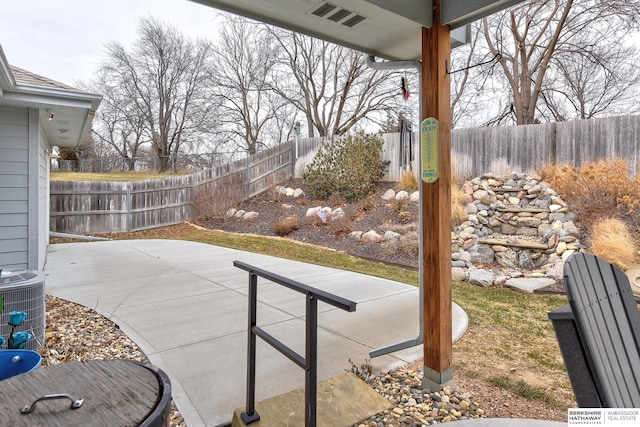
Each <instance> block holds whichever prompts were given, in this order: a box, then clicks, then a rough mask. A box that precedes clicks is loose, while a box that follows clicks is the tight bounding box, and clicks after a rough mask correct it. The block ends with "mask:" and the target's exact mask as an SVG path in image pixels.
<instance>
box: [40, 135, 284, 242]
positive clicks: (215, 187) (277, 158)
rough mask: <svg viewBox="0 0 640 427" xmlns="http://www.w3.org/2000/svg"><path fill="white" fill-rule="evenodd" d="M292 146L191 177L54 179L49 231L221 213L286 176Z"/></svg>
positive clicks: (98, 229)
mask: <svg viewBox="0 0 640 427" xmlns="http://www.w3.org/2000/svg"><path fill="white" fill-rule="evenodd" d="M292 148H293V144H292V143H291V142H289V143H285V144H282V145H280V146H278V147H275V148H272V149H269V150H265V151H263V152H260V153H258V154H256V155H255V156H252V157H250V158H246V159H243V160H239V161H236V162H233V163H230V164H227V165H224V166H221V167H218V168H214V169H208V170H205V171H202V172H198V173H195V174H192V175H184V176H173V177H168V178H160V179H152V180H145V181H132V182H93V181H92V182H87V181H82V182H78V181H52V182H51V190H50V230H51V231H52V232H58V233H71V234H97V233H110V232H124V231H138V230H145V229H149V228H155V227H162V226H166V225H172V224H179V223H181V222H183V221H188V220H192V219H193V218H194V217H195V215H196V214H197V213H198V205H199V204H201V205H202V204H204V205H206V206H207V207H213V208H214V209H217V210H218V211H219V212H220V211H223V210H224V209H226V208H228V207H230V206H231V205H233V204H235V203H237V202H240V201H242V200H244V199H246V198H248V197H251V196H253V195H255V194H258V193H260V192H262V191H264V190H266V189H268V188H270V187H271V186H273V185H275V184H277V183H279V182H282V181H284V180H286V179H287V178H289V177H290V176H291V175H292V173H293V152H292Z"/></svg>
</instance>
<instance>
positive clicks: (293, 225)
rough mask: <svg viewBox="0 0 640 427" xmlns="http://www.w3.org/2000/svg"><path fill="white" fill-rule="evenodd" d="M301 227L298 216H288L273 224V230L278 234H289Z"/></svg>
mask: <svg viewBox="0 0 640 427" xmlns="http://www.w3.org/2000/svg"><path fill="white" fill-rule="evenodd" d="M299 229H300V220H298V217H288V218H285V219H283V220H281V221H278V222H276V223H275V225H274V226H273V231H274V232H275V233H276V234H277V235H278V236H288V235H289V234H291V233H293V232H294V231H296V230H299Z"/></svg>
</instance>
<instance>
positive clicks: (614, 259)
mask: <svg viewBox="0 0 640 427" xmlns="http://www.w3.org/2000/svg"><path fill="white" fill-rule="evenodd" d="M591 252H592V253H593V254H594V255H597V256H599V257H602V258H604V259H606V260H607V261H609V262H610V263H612V264H614V265H617V266H618V267H620V268H621V269H623V270H627V269H628V268H629V267H631V266H633V265H635V264H636V259H637V256H636V254H637V252H636V246H635V244H634V243H633V239H632V238H631V234H630V233H629V229H628V227H627V226H626V224H625V223H624V222H622V221H621V220H619V219H614V218H607V219H604V220H601V221H599V222H597V223H596V224H595V225H594V226H593V230H592V239H591Z"/></svg>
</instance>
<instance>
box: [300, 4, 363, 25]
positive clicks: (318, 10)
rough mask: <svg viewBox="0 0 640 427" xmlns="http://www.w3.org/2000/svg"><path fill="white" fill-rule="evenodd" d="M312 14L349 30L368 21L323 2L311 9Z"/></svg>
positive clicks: (346, 10)
mask: <svg viewBox="0 0 640 427" xmlns="http://www.w3.org/2000/svg"><path fill="white" fill-rule="evenodd" d="M311 14H312V15H315V16H317V17H319V18H325V19H327V20H329V21H333V22H336V23H338V24H342V25H344V26H346V27H349V28H353V27H355V26H356V25H358V24H359V23H361V22H362V21H364V20H365V19H367V18H365V17H364V16H362V15H359V14H357V13H355V12H352V11H350V10H348V9H344V8H342V7H338V6H336V5H334V4H331V3H327V2H322V3H320V4H319V5H318V6H316V7H314V8H313V9H311Z"/></svg>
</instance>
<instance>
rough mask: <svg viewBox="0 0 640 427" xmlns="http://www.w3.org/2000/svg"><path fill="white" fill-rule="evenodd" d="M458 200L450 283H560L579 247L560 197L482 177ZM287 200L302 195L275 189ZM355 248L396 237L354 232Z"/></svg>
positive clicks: (510, 178) (529, 179)
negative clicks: (460, 216)
mask: <svg viewBox="0 0 640 427" xmlns="http://www.w3.org/2000/svg"><path fill="white" fill-rule="evenodd" d="M462 190H463V192H464V197H463V198H462V200H461V202H462V204H463V205H464V207H465V209H466V214H467V218H466V221H464V222H463V223H462V224H460V225H459V226H458V227H456V228H455V230H453V231H452V233H451V260H452V277H453V280H456V281H461V280H469V281H470V282H471V283H472V284H475V285H480V286H491V285H506V286H513V287H516V288H518V289H520V290H523V291H525V292H532V291H533V290H535V289H538V288H541V287H545V286H549V285H553V284H555V283H556V282H557V281H559V280H561V279H562V267H563V264H564V260H566V259H567V258H568V257H569V256H570V255H571V254H572V253H574V252H575V251H577V250H580V249H581V248H582V245H581V244H580V242H579V235H580V230H579V229H578V227H576V225H575V224H574V220H575V219H576V216H575V214H574V213H572V212H571V210H570V209H569V207H568V206H567V204H566V203H565V202H564V201H563V200H562V199H561V198H560V197H559V196H558V194H557V193H556V192H555V191H554V190H553V189H551V188H550V187H549V184H548V183H546V182H543V181H542V178H541V177H540V176H538V175H536V174H523V173H513V174H509V175H502V176H495V175H493V174H485V175H483V176H481V177H477V178H474V179H472V180H470V181H467V182H465V183H464V184H463V185H462ZM276 191H278V194H280V195H281V196H285V197H294V198H297V197H301V196H303V195H304V192H303V191H302V190H301V189H300V188H297V189H292V188H286V187H277V188H276ZM381 198H382V199H383V200H385V201H387V202H392V201H405V202H408V203H418V201H419V192H418V191H414V192H412V193H408V192H406V191H398V192H395V191H394V190H393V189H390V190H387V191H386V192H385V193H384V194H383V195H382V196H381ZM257 215H258V213H257V212H245V211H243V210H235V209H231V210H229V211H228V212H227V215H226V216H227V218H236V219H238V220H245V221H250V220H252V219H254V218H256V216H257ZM344 216H345V213H344V211H343V210H342V208H336V209H332V208H331V207H328V206H325V207H322V206H316V207H312V208H309V209H308V210H307V212H306V217H307V218H309V217H318V218H319V219H321V220H322V221H323V222H325V221H335V220H337V219H339V218H342V217H344ZM350 238H351V239H353V240H354V241H357V242H376V243H383V242H386V241H392V240H399V239H401V238H403V236H402V235H401V234H399V233H397V232H395V231H386V232H385V233H384V234H379V233H378V232H377V231H376V230H368V231H364V230H362V231H361V230H358V231H353V232H352V233H351V234H350Z"/></svg>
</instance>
